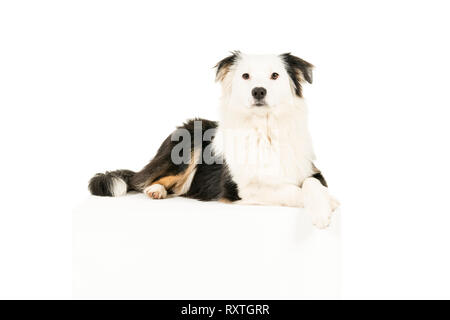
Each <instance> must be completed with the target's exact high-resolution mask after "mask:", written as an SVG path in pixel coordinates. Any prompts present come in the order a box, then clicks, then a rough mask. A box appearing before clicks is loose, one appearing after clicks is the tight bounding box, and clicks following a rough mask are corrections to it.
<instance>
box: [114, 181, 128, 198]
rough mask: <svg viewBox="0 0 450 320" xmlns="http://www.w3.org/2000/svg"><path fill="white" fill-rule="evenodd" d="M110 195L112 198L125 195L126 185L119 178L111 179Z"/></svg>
mask: <svg viewBox="0 0 450 320" xmlns="http://www.w3.org/2000/svg"><path fill="white" fill-rule="evenodd" d="M111 193H112V195H113V197H120V196H124V195H126V194H127V183H126V182H125V181H124V180H122V179H120V178H116V177H114V178H112V188H111Z"/></svg>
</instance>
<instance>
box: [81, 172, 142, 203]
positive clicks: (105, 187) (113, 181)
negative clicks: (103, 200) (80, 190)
mask: <svg viewBox="0 0 450 320" xmlns="http://www.w3.org/2000/svg"><path fill="white" fill-rule="evenodd" d="M135 174H136V173H135V172H133V171H131V170H116V171H107V172H105V173H97V174H96V175H95V176H93V177H92V178H91V180H90V181H89V191H90V192H91V193H92V194H93V195H94V196H102V197H118V196H123V195H125V194H126V193H127V192H128V191H132V190H134V187H133V186H132V185H131V178H132V177H133V176H134V175H135Z"/></svg>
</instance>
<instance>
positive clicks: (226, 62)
mask: <svg viewBox="0 0 450 320" xmlns="http://www.w3.org/2000/svg"><path fill="white" fill-rule="evenodd" d="M240 54H241V52H240V51H233V52H231V56H228V57H226V58H224V59H222V60H220V61H219V62H218V63H217V64H216V65H215V66H214V68H216V81H222V80H223V79H224V78H225V76H226V75H227V73H228V71H230V67H231V66H232V65H233V64H235V63H236V61H237V60H238V58H239V56H240Z"/></svg>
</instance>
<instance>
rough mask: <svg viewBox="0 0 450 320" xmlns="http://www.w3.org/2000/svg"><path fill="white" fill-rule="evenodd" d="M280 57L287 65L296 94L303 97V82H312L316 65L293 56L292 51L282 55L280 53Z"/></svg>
mask: <svg viewBox="0 0 450 320" xmlns="http://www.w3.org/2000/svg"><path fill="white" fill-rule="evenodd" d="M280 57H281V59H282V60H283V62H284V64H285V66H286V71H287V73H288V75H289V77H290V78H291V80H292V83H293V85H294V90H295V94H296V95H298V96H299V97H301V96H302V85H301V83H302V82H303V81H306V82H309V83H312V69H313V68H314V66H313V65H312V64H311V63H309V62H307V61H305V60H303V59H300V58H298V57H296V56H293V55H292V54H290V53H283V54H282V55H280Z"/></svg>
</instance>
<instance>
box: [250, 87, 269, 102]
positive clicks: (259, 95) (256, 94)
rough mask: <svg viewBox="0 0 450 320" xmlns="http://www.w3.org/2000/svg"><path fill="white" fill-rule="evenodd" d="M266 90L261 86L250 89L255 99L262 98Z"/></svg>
mask: <svg viewBox="0 0 450 320" xmlns="http://www.w3.org/2000/svg"><path fill="white" fill-rule="evenodd" d="M266 93H267V90H266V89H265V88H263V87H256V88H253V90H252V96H253V98H255V99H258V100H260V99H263V98H264V97H265V96H266Z"/></svg>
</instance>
